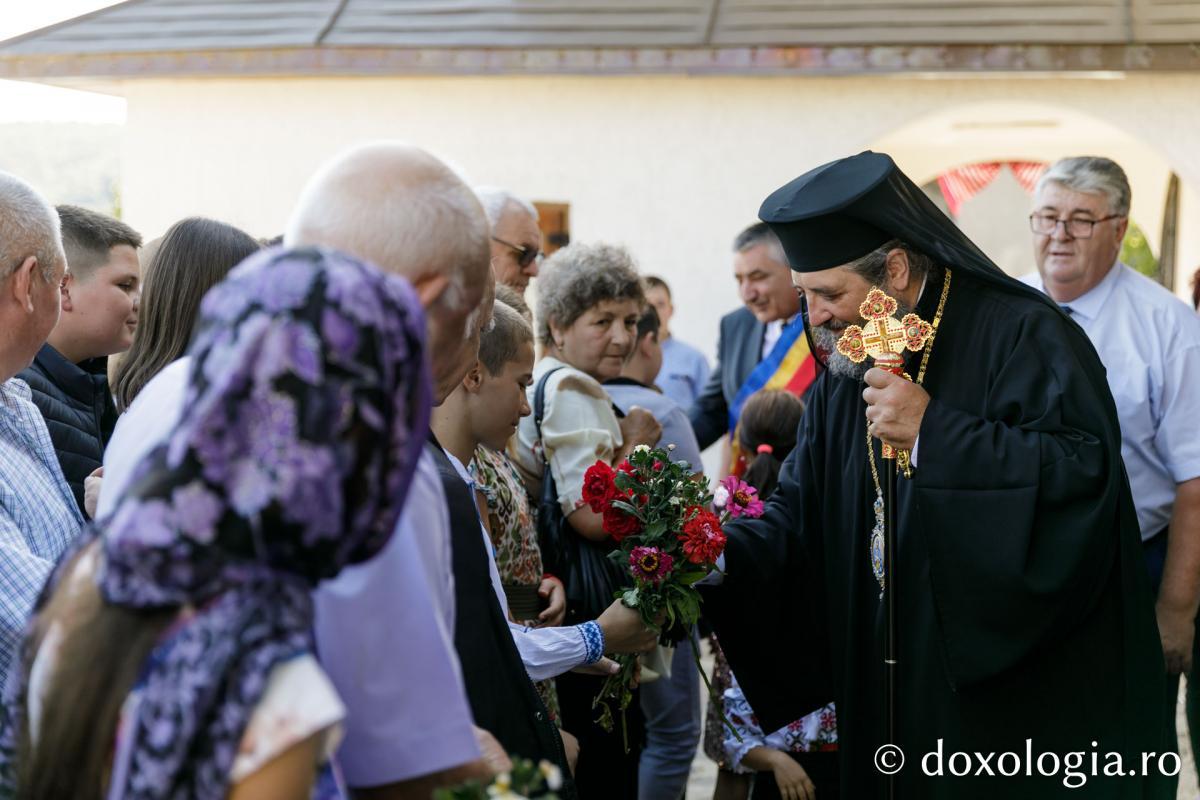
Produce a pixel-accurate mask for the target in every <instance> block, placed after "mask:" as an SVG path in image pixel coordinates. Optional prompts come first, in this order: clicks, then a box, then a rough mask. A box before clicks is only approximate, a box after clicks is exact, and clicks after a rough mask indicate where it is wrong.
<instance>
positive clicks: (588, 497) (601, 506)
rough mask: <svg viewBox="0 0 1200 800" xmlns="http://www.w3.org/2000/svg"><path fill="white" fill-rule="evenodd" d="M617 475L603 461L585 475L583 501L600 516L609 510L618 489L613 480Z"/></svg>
mask: <svg viewBox="0 0 1200 800" xmlns="http://www.w3.org/2000/svg"><path fill="white" fill-rule="evenodd" d="M616 474H617V473H615V472H613V468H612V467H610V466H609V465H608V464H606V463H604V462H603V461H597V462H596V463H595V464H592V465H591V466H590V467H588V468H587V472H585V473H584V474H583V499H584V502H586V503H587V504H588V507H589V508H591V509H592V511H593V512H595V513H597V514H599V513H601V512H603V511H604V510H605V509H606V508H608V504H609V503H610V502H612V498H613V496H614V495H615V494H616V493H617V487H616V485H615V484H614V483H613V478H614V477H615V476H616Z"/></svg>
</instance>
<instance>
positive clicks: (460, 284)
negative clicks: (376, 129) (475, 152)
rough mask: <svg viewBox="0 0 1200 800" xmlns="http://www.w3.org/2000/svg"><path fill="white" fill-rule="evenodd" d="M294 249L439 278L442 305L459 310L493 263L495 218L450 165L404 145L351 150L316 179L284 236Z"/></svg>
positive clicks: (373, 145) (382, 144)
mask: <svg viewBox="0 0 1200 800" xmlns="http://www.w3.org/2000/svg"><path fill="white" fill-rule="evenodd" d="M283 240H284V244H286V245H287V246H288V247H297V246H303V245H322V246H325V247H333V248H336V249H339V250H343V251H345V252H347V253H350V254H351V255H354V256H357V257H358V258H361V259H364V260H366V261H370V262H372V263H374V264H375V265H376V266H378V267H380V268H382V269H384V270H387V271H389V272H395V273H398V274H400V275H404V276H405V277H407V278H409V279H415V278H417V277H420V276H421V275H423V274H431V273H435V272H436V273H439V274H444V275H446V276H447V277H448V278H449V279H450V288H449V289H448V290H447V291H446V293H445V294H444V295H443V296H442V298H441V299H439V303H441V304H443V305H444V306H445V307H451V308H455V309H459V308H460V307H461V304H462V303H463V302H464V301H465V297H466V294H465V292H466V286H467V283H468V282H469V281H471V280H472V279H474V278H477V277H478V276H483V275H486V273H487V270H488V268H489V266H488V265H489V263H490V251H491V249H490V245H489V243H488V226H487V218H486V217H485V216H484V213H483V210H482V209H481V208H480V205H479V200H478V199H476V197H475V194H474V193H473V192H472V191H471V189H470V187H469V186H467V184H466V183H464V182H463V180H462V179H461V178H460V177H459V176H458V175H457V174H455V173H454V171H453V170H451V169H450V168H449V167H448V166H446V165H445V164H443V163H442V162H441V161H439V160H438V159H436V158H434V157H433V156H431V155H430V154H429V153H427V152H425V151H423V150H421V149H420V148H417V147H413V146H412V145H407V144H404V143H402V142H374V143H371V144H365V145H359V146H357V147H354V148H351V149H350V150H348V151H345V152H344V153H342V154H341V155H340V156H338V157H336V158H335V159H334V160H333V161H331V162H329V163H327V164H326V165H325V166H324V167H322V168H321V169H320V170H318V171H317V173H316V174H315V175H314V176H313V177H312V178H311V179H310V180H309V182H308V184H307V185H306V186H305V188H304V190H303V191H302V192H301V194H300V199H299V200H298V201H297V204H296V209H295V210H294V211H293V212H292V216H291V218H290V220H289V221H288V225H287V230H286V232H285V233H284V237H283Z"/></svg>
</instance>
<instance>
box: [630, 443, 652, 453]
mask: <svg viewBox="0 0 1200 800" xmlns="http://www.w3.org/2000/svg"><path fill="white" fill-rule="evenodd" d="M633 452H635V453H649V452H650V445H648V444H639V445H638V446H637V447H635V448H633Z"/></svg>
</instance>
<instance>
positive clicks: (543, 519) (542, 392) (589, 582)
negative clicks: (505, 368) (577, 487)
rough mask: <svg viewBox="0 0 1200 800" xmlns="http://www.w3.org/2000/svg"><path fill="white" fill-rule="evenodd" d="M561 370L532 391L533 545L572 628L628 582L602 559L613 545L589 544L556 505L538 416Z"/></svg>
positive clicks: (605, 604) (598, 610)
mask: <svg viewBox="0 0 1200 800" xmlns="http://www.w3.org/2000/svg"><path fill="white" fill-rule="evenodd" d="M560 369H562V367H555V368H554V369H552V370H549V371H548V372H547V373H546V374H545V375H543V376H542V377H541V379H540V380H539V381H538V382H537V387H536V388H535V389H534V392H533V424H534V427H535V429H536V431H537V442H536V443H535V449H536V451H537V453H538V456H539V457H540V458H541V459H542V496H541V500H540V501H539V503H538V523H537V529H538V546H539V547H540V548H541V550H542V564H543V565H544V566H545V569H546V571H547V572H549V573H551V574H553V575H556V576H557V577H559V578H560V579H561V580H562V582H563V587H564V588H565V589H566V593H567V617H566V624H568V625H576V624H579V623H582V622H587V621H588V620H592V619H595V618H596V617H598V616H600V614H601V613H602V612H603V611H604V609H606V608H608V607H609V606H610V605H612V602H613V600H614V599H616V596H617V593H618V590H619V589H622V588H624V587H626V586H628V585H630V584H631V581H630V579H629V575H628V574H627V573H626V572H625V571H624V570H622V569H621V568H620V567H619V566H618V565H617V564H615V563H613V561H612V560H611V559H610V558H609V557H608V554H609V553H610V552H611V551H612V549H613V547H612V545H610V544H609V543H607V542H593V541H592V540H591V539H587V538H585V537H583V536H581V535H579V534H578V533H576V532H575V529H574V528H572V527H571V524H570V523H569V522H567V518H566V517H565V516H564V515H563V512H562V506H560V505H559V503H558V487H557V486H556V485H555V483H554V475H553V473H552V472H551V470H550V462H549V460H548V459H547V458H546V453H545V451H544V450H543V448H542V416H543V414H544V413H545V405H546V381H547V380H548V379H549V378H550V376H551V375H553V374H554V373H555V372H557V371H558V370H560Z"/></svg>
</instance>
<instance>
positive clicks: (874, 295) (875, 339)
mask: <svg viewBox="0 0 1200 800" xmlns="http://www.w3.org/2000/svg"><path fill="white" fill-rule="evenodd" d="M897 308H899V304H898V303H897V302H896V300H895V298H893V297H889V296H888V295H886V294H884V292H883V290H882V289H880V288H879V287H878V286H873V287H871V291H869V292H867V299H866V300H864V301H863V302H862V305H860V306H859V307H858V314H859V316H860V317H862V318H863V319H865V320H866V321H867V323H866V325H863V326H861V327H860V326H858V325H851V326H849V327H848V328H846V330H845V331H844V332H843V333H842V336H841V338H840V339H838V343H837V349H838V352H839V353H841V354H842V355H844V356H845V357H846V358H848V359H850V360H851V361H853V362H854V363H855V364H861V363H862V362H863V361H864V360H865V359H866V358H867V357H868V356H870V357H871V359H872V360H873V361H874V363H875V366H877V367H879V368H880V369H885V370H887V371H888V372H890V373H892V374H893V375H902V376H904V377H905V378H908V376H907V375H905V374H904V356H903V355H902V354H903V353H904V351H905V350H911V351H914V352H915V351H917V350H920V349H921V348H922V347H924V346H925V343H926V342H927V341H929V337H930V336H931V335H932V334H933V326H932V325H930V324H929V323H928V322H926V321H925V320H923V319H921V318H920V317H918V316H917V315H916V314H905V315H904V318H903V319H896V318H895V317H894V316H892V315H893V314H895V313H896V309H897ZM909 380H911V378H909ZM883 457H884V458H896V457H897V454H896V451H895V450H894V449H893V448H892V447H891V446H890V445H888V444H886V443H885V444H884V445H883ZM899 459H900V462H901V467H902V468H904V469H905V470H907V467H908V453H907V452H906V451H901V452H900V454H899Z"/></svg>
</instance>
